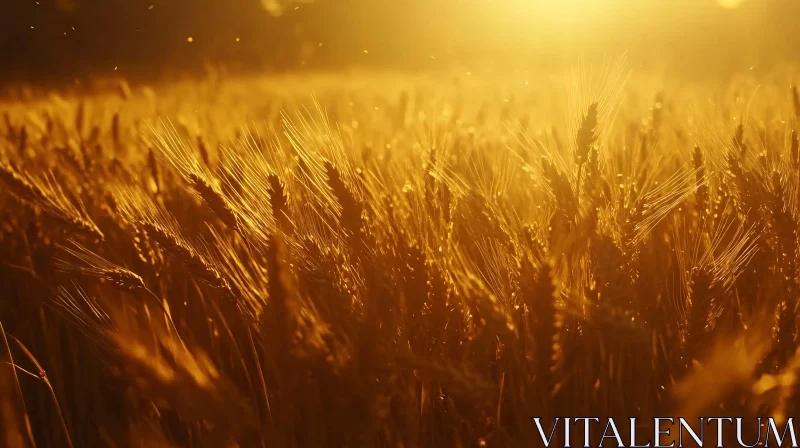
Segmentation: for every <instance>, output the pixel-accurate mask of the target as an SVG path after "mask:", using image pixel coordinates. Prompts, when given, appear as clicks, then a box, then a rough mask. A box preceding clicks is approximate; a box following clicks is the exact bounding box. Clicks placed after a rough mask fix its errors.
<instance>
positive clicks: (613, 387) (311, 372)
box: [0, 66, 800, 447]
mask: <svg viewBox="0 0 800 448" xmlns="http://www.w3.org/2000/svg"><path fill="white" fill-rule="evenodd" d="M381 76H386V75H381ZM625 78H626V76H625V73H624V72H623V71H622V70H621V69H620V68H619V66H610V67H608V68H607V70H606V71H605V72H604V74H603V75H602V76H601V77H600V79H599V81H598V82H596V83H594V84H593V83H584V84H581V85H579V86H577V87H576V88H574V89H573V90H569V91H565V93H569V94H568V95H558V94H555V95H552V96H553V97H554V98H555V99H553V103H552V104H551V103H548V100H546V99H545V97H546V96H547V95H542V96H540V95H539V92H544V93H546V92H560V90H558V88H556V87H552V86H550V85H548V84H547V81H546V80H543V81H542V83H540V84H539V85H540V86H541V90H537V91H533V90H529V88H528V87H525V88H524V89H523V88H522V87H520V88H519V89H517V90H515V88H509V89H510V90H509V91H499V90H497V91H496V92H497V94H495V93H494V92H495V90H492V89H491V88H483V89H481V88H478V87H479V86H475V85H469V84H468V83H469V82H476V81H472V80H461V81H459V83H456V84H452V83H451V82H449V81H442V80H432V79H420V80H413V79H406V78H402V79H399V80H397V79H391V80H383V84H381V83H380V82H379V83H378V85H392V86H397V87H396V88H392V89H383V88H381V89H375V88H372V89H371V88H369V87H363V86H362V87H359V86H356V85H353V86H350V87H348V86H347V85H346V83H345V82H344V79H341V78H337V77H336V76H333V77H327V78H326V77H324V76H321V77H320V78H319V79H317V80H316V81H314V82H313V83H311V84H308V83H307V82H306V80H304V79H295V80H292V79H284V80H282V81H280V82H282V83H286V85H289V87H286V88H284V87H283V85H284V84H281V86H282V87H281V88H280V89H277V88H275V87H274V84H275V83H277V81H276V82H275V83H273V82H272V81H270V82H267V83H266V84H267V85H264V84H259V83H255V82H253V83H252V84H246V85H241V84H236V83H233V82H231V83H228V84H222V85H216V84H214V85H211V86H203V85H195V84H187V85H176V86H174V87H173V88H172V90H170V91H168V92H167V93H166V94H163V95H157V94H156V93H155V92H154V91H153V90H151V89H148V88H145V89H142V90H141V92H140V91H139V90H135V91H133V90H131V89H129V88H127V87H125V88H124V89H122V90H123V91H125V92H128V93H127V94H126V95H123V96H122V97H115V96H113V95H105V94H102V95H97V96H94V97H91V98H87V99H85V100H82V101H80V102H78V101H72V100H68V99H65V98H62V97H58V96H55V97H51V98H48V99H42V100H40V99H36V98H28V99H23V98H19V99H17V100H15V101H11V102H9V103H7V104H6V105H5V106H4V107H5V109H6V113H5V114H4V124H3V126H2V129H0V137H2V140H0V149H2V153H1V154H2V160H0V184H1V185H2V190H0V203H1V204H2V210H3V216H2V220H0V245H2V250H0V258H1V260H0V261H2V264H0V282H2V285H1V286H2V289H1V290H0V291H2V297H0V322H1V323H2V331H0V333H2V336H3V337H2V342H3V344H2V345H0V361H2V364H0V445H2V446H8V447H23V446H24V447H27V446H148V447H155V446H159V447H160V446H196V447H219V446H245V447H250V446H397V447H400V446H404V447H414V446H436V447H438V446H475V445H476V444H479V445H491V446H522V445H524V444H526V443H528V444H530V443H532V442H533V441H536V440H539V438H538V437H539V436H538V434H537V433H536V427H535V426H534V425H532V424H531V421H530V418H531V417H533V416H540V417H545V418H548V417H554V416H564V415H576V416H584V415H603V416H611V417H615V418H619V419H627V417H629V416H640V417H643V418H647V417H648V416H662V415H676V413H681V414H679V415H682V416H699V415H711V414H713V415H735V416H746V415H764V413H765V412H766V414H769V415H775V416H777V417H778V418H784V417H786V416H791V415H797V413H798V412H800V407H798V406H800V387H799V386H797V384H796V381H795V378H796V376H797V374H798V370H800V368H799V367H798V366H800V355H798V352H797V344H796V335H797V328H798V326H797V312H796V311H797V308H798V298H799V297H800V294H798V287H800V283H799V282H800V274H799V273H798V263H797V257H798V253H800V252H798V249H800V247H798V234H797V230H798V222H799V221H798V218H800V156H798V134H797V132H796V131H795V129H796V128H797V125H798V120H800V109H798V108H800V106H798V99H797V91H796V90H787V89H785V88H784V87H780V86H772V87H770V86H762V88H761V89H760V90H759V91H758V94H757V95H756V96H755V97H753V98H745V100H747V104H748V107H747V108H742V107H741V104H743V103H744V102H745V101H743V100H742V98H738V97H733V98H731V97H730V95H733V94H732V93H730V92H732V91H754V89H751V87H752V86H754V85H755V84H754V81H753V80H752V79H749V78H748V79H740V80H738V81H735V83H738V84H735V85H732V86H731V87H732V88H728V86H727V85H726V86H723V87H722V91H721V93H720V94H719V97H717V101H715V102H713V103H709V102H708V101H707V98H705V97H704V96H703V95H713V93H709V92H708V91H706V90H704V89H703V88H701V87H695V88H685V89H675V93H674V98H671V96H670V95H671V94H670V90H669V89H665V90H664V92H659V91H658V90H651V89H650V87H648V86H649V85H648V84H646V83H640V84H636V85H634V84H632V83H631V84H629V85H628V86H627V87H626V86H625V84H624V79H625ZM576 79H577V78H576ZM340 81H341V82H340ZM487 83H488V84H490V85H500V84H498V83H495V82H494V81H487ZM340 84H341V85H343V86H340ZM511 84H514V85H517V84H518V85H519V86H523V83H522V82H519V83H509V84H508V85H511ZM527 84H528V83H527V82H525V85H527ZM484 87H485V86H484ZM311 88H314V89H316V92H317V95H316V97H315V98H313V99H312V98H309V97H307V96H306V95H307V94H308V91H309V90H310V89H311ZM748 89H750V90H748ZM212 91H214V92H216V93H213V94H212V93H211V92H212ZM624 91H632V92H634V93H635V94H634V95H627V96H623V92H624ZM294 92H297V93H294ZM481 92H483V93H481ZM255 93H258V94H257V95H256V94H255ZM501 94H502V95H503V96H504V97H505V101H499V100H497V98H498V95H501ZM256 97H258V98H259V99H256ZM651 99H652V100H651ZM562 102H563V103H562ZM687 104H694V105H695V106H691V107H689V106H686V105H687ZM709 104H711V105H710V106H709ZM243 105H244V106H243ZM304 105H305V106H309V109H306V108H305V107H304ZM312 105H313V106H312ZM564 110H567V111H568V112H567V114H566V115H567V117H566V119H565V120H564V123H565V124H561V123H560V121H559V120H555V121H556V123H553V120H554V118H553V117H555V116H558V113H554V112H556V111H564ZM166 116H169V117H170V119H171V120H172V121H169V120H166V119H165V120H164V121H161V120H160V117H166ZM253 116H256V117H258V119H259V120H264V121H261V122H258V123H253V122H252V119H251V118H250V117H253ZM248 123H250V124H249V125H248ZM242 125H245V126H246V127H240V126H242ZM557 128H558V129H559V131H556V129H557ZM709 412H710V414H708V413H709ZM557 437H558V436H557ZM573 443H575V441H574V440H573ZM525 446H528V445H525Z"/></svg>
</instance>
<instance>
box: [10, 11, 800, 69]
mask: <svg viewBox="0 0 800 448" xmlns="http://www.w3.org/2000/svg"><path fill="white" fill-rule="evenodd" d="M4 3H6V4H5V5H4V6H3V7H2V13H0V79H3V80H18V81H38V80H41V81H51V80H72V79H75V78H79V77H86V76H106V75H108V76H124V77H126V78H129V79H148V80H150V79H158V78H169V77H173V76H186V75H195V74H203V73H205V72H207V71H208V70H209V68H212V67H213V68H214V69H220V68H222V69H225V70H227V71H229V72H242V73H247V72H252V71H263V70H267V71H286V70H309V69H319V68H325V69H331V68H334V69H338V68H345V67H352V66H359V67H375V68H399V69H415V70H416V69H443V68H445V69H446V68H453V67H459V68H461V67H466V68H470V67H477V66H480V65H490V66H492V67H495V68H502V69H513V68H519V67H524V68H526V69H530V68H534V69H541V70H547V69H552V68H557V67H560V66H562V65H564V64H569V63H574V61H575V60H576V58H577V57H579V56H581V55H587V54H598V53H602V54H609V55H614V54H619V53H620V52H623V51H627V52H628V56H629V60H630V61H631V62H632V64H633V65H634V66H635V67H640V66H641V67H650V68H654V67H655V68H658V69H661V70H671V71H675V72H681V73H685V74H691V75H698V76H704V75H707V74H713V73H720V72H727V71H735V70H743V69H744V70H746V69H747V67H749V66H759V67H764V66H765V65H772V64H777V63H782V62H785V61H787V60H788V61H795V60H796V59H798V58H799V57H800V39H798V38H799V37H800V26H798V18H800V0H313V1H311V0H224V1H222V0H6V1H5V2H4Z"/></svg>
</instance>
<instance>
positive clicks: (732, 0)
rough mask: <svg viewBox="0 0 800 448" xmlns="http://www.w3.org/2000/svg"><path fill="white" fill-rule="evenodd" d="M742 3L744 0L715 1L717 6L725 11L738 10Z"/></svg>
mask: <svg viewBox="0 0 800 448" xmlns="http://www.w3.org/2000/svg"><path fill="white" fill-rule="evenodd" d="M743 2H744V0H717V4H719V6H722V7H723V8H727V9H734V8H738V7H739V5H741V4H742V3H743Z"/></svg>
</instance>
